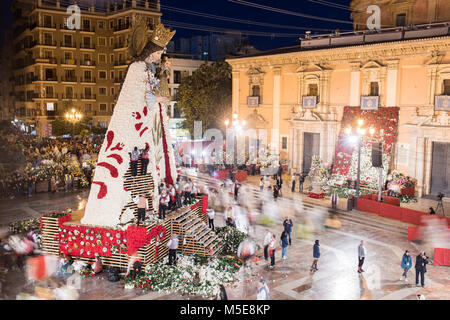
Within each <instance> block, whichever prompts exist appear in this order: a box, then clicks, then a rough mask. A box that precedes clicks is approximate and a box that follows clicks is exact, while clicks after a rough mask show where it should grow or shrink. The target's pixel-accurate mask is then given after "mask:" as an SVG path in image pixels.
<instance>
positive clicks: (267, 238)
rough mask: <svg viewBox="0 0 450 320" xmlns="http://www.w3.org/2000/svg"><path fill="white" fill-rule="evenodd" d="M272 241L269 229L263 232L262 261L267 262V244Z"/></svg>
mask: <svg viewBox="0 0 450 320" xmlns="http://www.w3.org/2000/svg"><path fill="white" fill-rule="evenodd" d="M271 240H272V234H271V233H270V231H269V229H266V230H265V231H264V239H263V248H264V259H266V260H269V243H270V241H271Z"/></svg>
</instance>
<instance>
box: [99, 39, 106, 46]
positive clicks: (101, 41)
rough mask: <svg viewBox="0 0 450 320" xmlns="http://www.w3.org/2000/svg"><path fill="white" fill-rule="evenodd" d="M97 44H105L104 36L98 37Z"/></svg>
mask: <svg viewBox="0 0 450 320" xmlns="http://www.w3.org/2000/svg"><path fill="white" fill-rule="evenodd" d="M98 45H99V46H106V38H105V37H99V38H98Z"/></svg>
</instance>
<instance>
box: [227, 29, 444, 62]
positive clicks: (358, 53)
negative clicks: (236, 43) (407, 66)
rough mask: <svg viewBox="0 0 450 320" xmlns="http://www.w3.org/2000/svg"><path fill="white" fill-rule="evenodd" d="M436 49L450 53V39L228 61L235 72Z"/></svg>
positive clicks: (394, 57) (393, 57) (418, 40)
mask: <svg viewBox="0 0 450 320" xmlns="http://www.w3.org/2000/svg"><path fill="white" fill-rule="evenodd" d="M436 50H438V51H440V52H442V51H450V36H444V37H435V38H423V39H414V40H404V41H395V42H385V43H376V44H364V45H357V46H346V47H339V48H326V49H318V50H307V51H298V52H289V53H280V54H273V55H266V56H258V57H242V58H236V59H230V60H226V61H227V62H228V63H229V64H230V65H231V66H232V67H233V69H247V68H248V67H249V66H250V65H253V66H259V67H269V66H272V65H289V64H297V65H300V64H311V63H313V64H331V63H336V62H341V61H342V62H348V61H366V60H373V59H379V58H380V57H383V58H384V59H388V60H394V59H400V58H404V57H405V56H413V55H414V56H417V55H429V54H431V53H432V52H434V51H436Z"/></svg>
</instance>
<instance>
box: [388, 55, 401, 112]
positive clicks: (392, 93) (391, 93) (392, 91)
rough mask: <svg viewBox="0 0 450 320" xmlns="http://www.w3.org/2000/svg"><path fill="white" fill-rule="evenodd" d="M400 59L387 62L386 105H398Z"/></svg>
mask: <svg viewBox="0 0 450 320" xmlns="http://www.w3.org/2000/svg"><path fill="white" fill-rule="evenodd" d="M398 61H399V60H389V61H388V62H387V63H388V71H387V88H386V107H395V106H396V105H397V75H398Z"/></svg>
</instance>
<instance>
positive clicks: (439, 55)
mask: <svg viewBox="0 0 450 320" xmlns="http://www.w3.org/2000/svg"><path fill="white" fill-rule="evenodd" d="M444 56H445V52H440V51H439V50H433V51H431V57H430V60H428V61H427V62H426V63H425V64H427V65H432V64H441V63H442V59H444Z"/></svg>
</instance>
